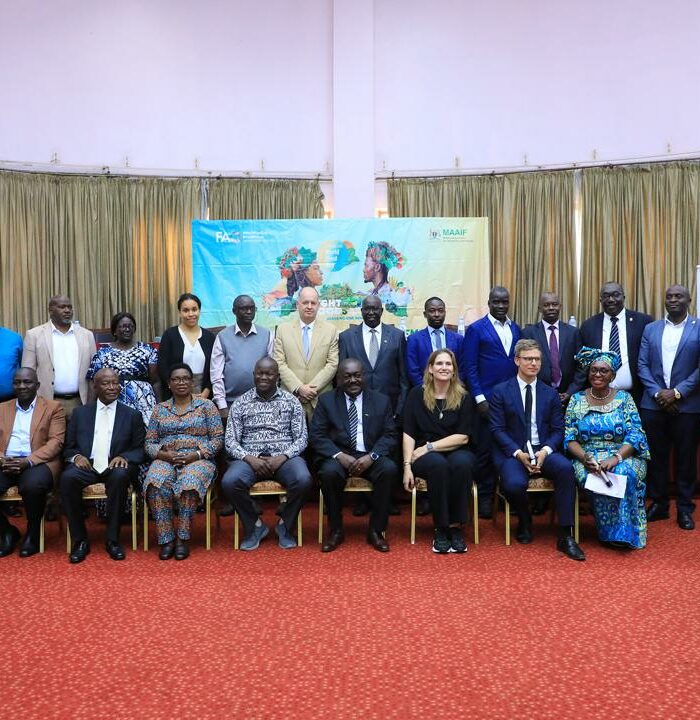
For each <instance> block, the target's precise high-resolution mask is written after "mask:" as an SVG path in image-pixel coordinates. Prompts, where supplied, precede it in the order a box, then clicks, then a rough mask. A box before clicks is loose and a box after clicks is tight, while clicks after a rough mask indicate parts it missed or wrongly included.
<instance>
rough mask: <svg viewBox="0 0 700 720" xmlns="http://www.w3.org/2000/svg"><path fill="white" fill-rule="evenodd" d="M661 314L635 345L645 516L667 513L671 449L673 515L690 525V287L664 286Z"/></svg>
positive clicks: (696, 381) (698, 417)
mask: <svg viewBox="0 0 700 720" xmlns="http://www.w3.org/2000/svg"><path fill="white" fill-rule="evenodd" d="M665 304H666V317H665V318H664V319H663V320H657V321H656V322H653V323H650V324H649V325H647V326H646V327H645V328H644V334H643V336H642V344H641V347H640V350H639V366H638V370H639V379H640V380H641V382H642V385H643V386H644V394H643V395H642V401H641V407H640V415H641V418H642V425H643V426H644V430H645V431H646V434H647V438H648V439H649V448H650V450H651V460H650V461H649V473H648V476H647V480H648V489H647V495H648V496H649V498H650V500H651V505H649V507H648V508H647V520H649V521H650V522H652V521H654V520H664V519H665V518H667V517H668V516H669V512H668V510H669V498H668V476H669V469H668V467H669V460H670V456H671V449H672V448H674V447H675V449H676V484H677V486H678V495H677V497H676V511H677V515H676V519H677V521H678V526H679V527H680V528H682V529H683V530H693V528H694V527H695V521H694V520H693V510H694V509H695V505H694V503H693V492H694V490H695V483H696V481H697V466H696V456H697V444H698V434H699V430H700V322H698V319H697V318H694V317H693V316H692V315H690V314H689V313H688V307H689V306H690V293H689V292H688V288H686V287H684V286H683V285H671V287H670V288H668V290H666V302H665Z"/></svg>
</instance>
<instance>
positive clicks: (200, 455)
mask: <svg viewBox="0 0 700 720" xmlns="http://www.w3.org/2000/svg"><path fill="white" fill-rule="evenodd" d="M196 452H197V455H198V457H199V459H200V460H201V459H202V453H201V452H199V450H197V451H196Z"/></svg>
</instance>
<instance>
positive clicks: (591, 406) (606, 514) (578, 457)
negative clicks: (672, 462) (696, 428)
mask: <svg viewBox="0 0 700 720" xmlns="http://www.w3.org/2000/svg"><path fill="white" fill-rule="evenodd" d="M576 361H577V362H578V364H579V365H580V366H581V368H583V369H584V370H587V373H588V382H589V384H590V387H589V388H588V389H586V390H582V391H581V392H577V393H576V394H575V395H573V397H572V398H571V400H570V401H569V406H568V408H567V410H566V418H565V425H566V427H565V429H564V448H565V449H566V450H567V451H568V453H569V455H571V457H572V458H573V465H574V472H575V474H576V481H577V483H578V484H579V486H580V487H583V486H584V485H585V482H586V477H587V476H588V473H599V472H600V471H601V470H603V471H606V472H612V473H615V474H617V475H625V476H626V477H627V484H626V488H625V495H624V497H622V498H616V497H610V496H608V495H602V494H598V493H594V492H591V493H589V495H590V500H591V506H592V509H593V515H594V517H595V522H596V526H597V528H598V537H599V538H600V540H601V541H602V542H604V543H610V544H611V545H614V546H618V547H631V548H643V547H644V546H645V545H646V541H647V519H646V513H645V510H644V493H645V489H646V488H645V483H644V479H645V478H646V474H647V463H646V461H647V460H648V459H649V446H648V445H647V438H646V435H645V434H644V430H642V424H641V421H640V419H639V413H638V412H637V407H636V406H635V404H634V400H632V396H631V395H630V394H629V393H627V392H625V391H624V390H616V389H615V388H613V387H610V383H611V382H612V380H613V379H614V377H615V372H616V371H617V370H618V369H619V367H620V356H619V355H618V354H617V353H615V352H605V351H602V350H596V349H593V348H588V347H584V348H582V349H581V351H580V352H579V353H578V355H577V356H576Z"/></svg>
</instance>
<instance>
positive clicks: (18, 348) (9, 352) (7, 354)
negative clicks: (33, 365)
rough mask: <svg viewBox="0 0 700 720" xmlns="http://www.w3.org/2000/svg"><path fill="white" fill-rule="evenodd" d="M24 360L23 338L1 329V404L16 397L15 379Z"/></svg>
mask: <svg viewBox="0 0 700 720" xmlns="http://www.w3.org/2000/svg"><path fill="white" fill-rule="evenodd" d="M21 360H22V337H21V336H20V335H18V334H17V333H16V332H13V331H12V330H8V329H7V328H4V327H0V402H5V401H6V400H10V399H11V398H12V397H13V396H14V389H13V385H12V383H13V379H14V377H15V373H16V372H17V370H18V369H19V366H20V362H21Z"/></svg>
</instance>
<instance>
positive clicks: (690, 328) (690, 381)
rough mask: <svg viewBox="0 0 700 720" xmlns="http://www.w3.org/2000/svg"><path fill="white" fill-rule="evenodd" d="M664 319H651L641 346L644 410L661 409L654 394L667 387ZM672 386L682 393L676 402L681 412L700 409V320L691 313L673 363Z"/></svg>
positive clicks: (639, 369) (640, 363)
mask: <svg viewBox="0 0 700 720" xmlns="http://www.w3.org/2000/svg"><path fill="white" fill-rule="evenodd" d="M665 322H666V321H665V320H657V321H656V322H652V323H649V325H647V326H646V327H645V328H644V333H643V335H642V344H641V346H640V348H639V362H638V372H639V379H640V381H641V383H642V385H643V386H644V394H643V395H642V399H641V403H640V406H641V407H642V408H644V409H645V410H661V408H660V407H659V406H658V404H657V403H656V401H655V400H654V395H656V393H657V392H659V390H663V389H664V388H665V387H666V383H665V382H664V369H663V359H662V352H661V341H662V337H663V332H664V324H665ZM671 387H672V388H677V389H678V392H680V394H681V395H682V398H681V400H680V401H679V402H678V403H677V405H678V409H679V411H680V412H682V413H700V321H699V320H698V319H697V318H695V317H693V316H692V315H688V320H687V322H686V324H685V327H684V328H683V334H682V335H681V340H680V343H679V344H678V350H676V357H675V358H674V360H673V365H672V366H671Z"/></svg>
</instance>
